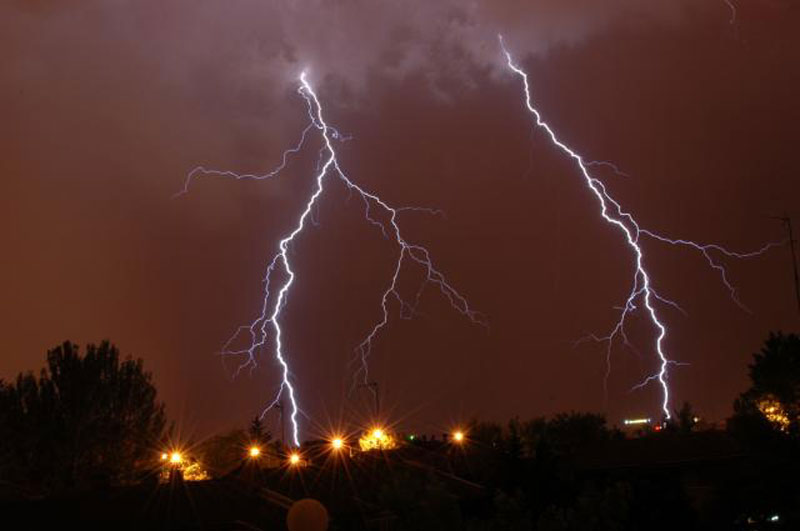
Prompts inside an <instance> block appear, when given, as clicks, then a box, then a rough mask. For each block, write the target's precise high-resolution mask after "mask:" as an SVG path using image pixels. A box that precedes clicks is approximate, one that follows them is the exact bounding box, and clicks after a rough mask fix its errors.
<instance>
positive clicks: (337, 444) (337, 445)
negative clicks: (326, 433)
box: [331, 437, 344, 450]
mask: <svg viewBox="0 0 800 531" xmlns="http://www.w3.org/2000/svg"><path fill="white" fill-rule="evenodd" d="M343 446H344V441H343V440H342V438H341V437H335V438H333V439H332V440H331V448H333V449H334V450H341V449H342V447H343Z"/></svg>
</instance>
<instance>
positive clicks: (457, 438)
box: [453, 430, 465, 444]
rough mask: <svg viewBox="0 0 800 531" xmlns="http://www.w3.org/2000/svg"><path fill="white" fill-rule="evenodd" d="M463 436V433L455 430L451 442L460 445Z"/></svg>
mask: <svg viewBox="0 0 800 531" xmlns="http://www.w3.org/2000/svg"><path fill="white" fill-rule="evenodd" d="M464 439H465V436H464V432H463V431H461V430H456V431H454V432H453V441H454V442H456V443H457V444H461V443H463V442H464Z"/></svg>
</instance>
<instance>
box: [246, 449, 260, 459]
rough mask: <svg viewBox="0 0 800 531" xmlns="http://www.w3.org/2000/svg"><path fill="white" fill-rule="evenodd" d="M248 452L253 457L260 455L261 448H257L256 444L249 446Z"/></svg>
mask: <svg viewBox="0 0 800 531" xmlns="http://www.w3.org/2000/svg"><path fill="white" fill-rule="evenodd" d="M248 453H249V454H250V457H252V458H253V459H255V458H256V457H258V456H259V455H261V448H259V447H258V446H251V447H250V450H249V451H248Z"/></svg>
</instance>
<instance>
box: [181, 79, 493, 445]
mask: <svg viewBox="0 0 800 531" xmlns="http://www.w3.org/2000/svg"><path fill="white" fill-rule="evenodd" d="M299 81H300V85H299V87H298V89H297V92H298V94H299V95H300V96H301V97H302V98H303V99H304V100H305V103H306V106H307V113H308V118H309V123H308V125H307V126H306V127H305V129H303V132H302V134H301V136H300V139H299V141H298V142H297V143H296V144H295V145H294V146H293V147H291V148H289V149H287V150H286V151H285V152H284V153H283V156H282V158H281V162H280V164H279V165H278V166H277V167H276V168H275V169H273V170H272V171H270V172H268V173H265V174H263V175H255V174H238V173H236V172H232V171H221V170H209V169H206V168H204V167H202V166H199V167H197V168H195V169H193V170H192V171H191V172H190V173H189V174H188V175H187V178H186V180H185V182H184V186H183V188H182V189H181V191H179V192H178V194H176V195H182V194H185V193H186V192H187V191H188V189H189V186H190V185H191V183H192V182H193V181H194V180H195V179H196V178H198V177H199V176H203V175H204V176H214V177H226V178H232V179H235V180H241V179H255V180H265V179H272V178H274V177H277V176H278V175H279V174H280V173H281V171H282V170H283V169H284V168H285V167H286V165H287V163H288V159H289V157H290V156H291V155H294V154H296V153H298V152H300V151H301V150H302V149H303V147H304V145H305V143H306V140H307V138H308V135H309V133H311V132H312V131H313V130H316V131H317V132H318V133H319V136H320V137H321V140H322V144H323V145H322V149H321V150H320V158H319V160H318V164H317V174H316V176H315V187H314V189H313V191H312V193H311V195H310V197H309V198H308V201H307V202H306V204H305V208H304V209H303V210H302V212H301V213H300V216H299V218H298V220H297V224H296V225H295V227H294V229H293V230H292V231H291V232H290V233H289V234H288V235H286V236H285V237H284V238H283V239H281V240H280V242H279V244H278V250H277V252H276V254H275V255H273V257H272V260H271V261H270V263H269V265H268V267H267V271H266V275H265V277H264V298H263V303H262V305H261V312H260V313H259V315H258V317H256V319H255V320H254V321H253V322H252V323H251V324H249V325H246V326H242V327H239V328H238V329H237V330H236V332H234V334H233V336H231V338H230V339H229V340H228V341H227V342H226V343H225V344H224V345H223V347H222V354H224V355H228V356H243V361H242V362H241V364H240V365H239V367H238V368H237V370H236V373H237V374H238V373H239V372H240V371H241V370H242V369H245V368H247V367H250V368H251V369H253V368H255V366H256V354H257V353H258V352H259V351H260V350H261V349H263V348H266V347H267V342H268V339H269V337H270V328H271V337H272V338H273V342H274V353H275V359H276V360H277V362H278V364H279V365H280V367H281V373H282V374H281V376H282V378H281V384H280V387H279V389H278V391H277V393H276V395H275V397H274V399H273V400H272V402H271V403H270V404H269V405H267V407H266V408H264V410H263V412H262V416H263V415H264V414H265V413H266V412H267V411H268V410H269V409H270V408H271V407H273V406H274V405H275V404H277V403H278V401H279V400H280V399H281V397H282V396H283V395H284V393H286V394H288V398H289V401H290V403H291V414H290V421H291V424H292V440H293V442H294V444H295V446H299V445H300V437H299V423H298V419H297V416H298V414H299V406H298V400H297V391H296V389H295V386H294V385H293V383H292V381H293V378H292V374H291V370H290V368H289V363H288V361H287V357H286V351H285V346H284V340H283V331H282V329H281V324H280V317H281V312H282V310H283V309H284V307H285V306H286V304H287V301H288V297H289V291H290V288H291V287H292V285H293V284H294V281H295V278H296V275H295V272H294V270H293V269H292V265H291V261H290V257H289V249H290V245H291V244H292V242H293V241H294V240H295V238H296V237H297V236H298V235H299V234H300V233H302V232H303V230H304V229H305V228H306V226H307V221H311V222H312V223H313V214H312V212H313V210H314V208H315V206H316V205H317V203H318V202H319V200H320V197H321V196H322V194H323V191H324V185H325V183H326V180H327V179H329V177H331V176H335V177H338V179H339V181H340V182H341V183H342V184H344V186H345V187H346V188H347V189H348V190H349V191H350V192H351V193H355V194H357V195H358V197H360V198H361V200H362V202H363V206H364V216H365V219H366V221H367V222H368V223H370V224H371V225H373V226H375V227H376V228H377V229H378V230H379V231H380V233H381V234H382V236H383V237H385V238H387V239H391V240H392V241H393V242H394V244H396V246H397V251H398V252H397V257H396V261H395V262H394V267H393V270H392V276H391V278H390V279H389V282H388V286H387V287H386V289H385V290H384V291H383V294H382V296H381V299H380V307H381V316H380V318H379V319H378V321H377V322H376V323H375V324H374V325H373V326H372V328H371V329H370V330H369V332H368V333H367V334H366V337H365V338H364V340H363V341H361V343H360V344H359V345H358V346H357V348H356V352H357V353H358V356H357V358H358V359H360V361H361V367H360V369H359V370H358V372H357V373H356V375H358V374H363V377H364V382H365V383H366V382H367V381H368V379H369V378H368V375H369V373H368V365H367V359H368V357H369V355H370V353H371V352H372V348H373V342H374V341H375V339H376V338H377V336H378V335H379V333H380V332H381V331H382V330H383V329H384V328H385V327H386V326H387V325H388V323H389V317H390V312H391V308H390V305H391V303H392V301H395V302H396V303H397V304H398V305H399V307H400V314H401V317H410V316H411V315H413V313H414V312H415V310H416V306H417V304H418V303H419V300H420V297H421V295H422V292H423V289H424V288H425V286H426V285H428V284H433V285H435V286H436V287H438V289H439V291H440V292H441V294H442V295H443V296H444V297H445V298H446V300H447V301H448V302H449V303H450V305H451V306H452V307H453V308H454V309H455V310H456V311H457V312H459V313H461V314H462V315H464V316H466V317H467V318H469V319H470V320H471V321H472V322H474V323H481V324H485V320H484V319H483V317H482V316H481V314H479V313H478V312H476V311H474V310H473V309H472V308H471V307H470V305H469V303H468V302H467V299H466V298H465V297H464V296H463V295H461V293H459V292H458V291H457V290H456V289H455V288H454V287H453V286H452V285H451V284H450V283H449V282H448V280H447V279H446V277H445V276H444V274H442V272H441V271H439V269H437V268H436V267H435V265H434V263H433V261H432V259H431V256H430V253H429V251H428V250H427V249H426V248H425V247H423V246H421V245H418V244H415V243H412V242H409V241H408V240H406V239H405V237H404V236H403V233H402V231H401V228H400V225H399V220H398V217H399V216H400V214H402V213H404V212H425V213H430V214H440V213H441V212H440V211H438V210H435V209H430V208H422V207H393V206H391V205H389V204H388V203H387V202H385V201H384V200H383V199H381V198H380V197H379V196H378V195H376V194H374V193H372V192H369V191H367V190H366V189H364V188H363V187H361V186H360V185H358V184H357V183H355V182H354V181H353V180H351V179H350V178H349V177H348V176H347V174H346V173H345V172H344V170H343V169H342V167H341V166H340V165H339V160H338V158H337V154H336V149H335V148H334V141H335V140H346V139H347V138H345V137H343V136H342V135H341V134H340V133H339V132H338V131H337V130H336V129H335V128H334V127H333V126H331V125H329V124H328V123H327V122H326V121H325V119H324V117H323V109H322V104H321V103H320V100H319V98H318V97H317V94H316V92H315V91H314V89H313V87H312V86H311V84H310V83H309V81H308V78H307V75H306V72H305V71H304V72H303V73H302V74H301V75H300V79H299ZM379 214H382V216H379ZM406 264H409V265H416V266H418V267H421V268H422V270H423V272H424V274H425V280H424V281H423V282H422V283H421V284H420V287H419V289H418V291H417V293H416V297H415V299H414V302H413V303H410V302H409V301H406V300H405V299H404V298H403V297H402V295H401V293H400V291H399V287H398V283H399V278H400V274H401V272H402V271H403V268H404V266H406ZM278 271H281V272H282V273H283V276H284V277H285V278H284V280H283V281H282V282H278V283H277V284H278V285H277V294H274V293H271V291H270V290H271V285H272V283H273V282H274V276H275V275H276V273H277V272H278ZM243 333H246V334H248V335H249V336H250V337H249V341H248V344H247V346H246V347H245V348H241V349H236V348H234V347H233V345H234V344H236V343H237V342H238V341H239V338H240V337H241V335H242V334H243Z"/></svg>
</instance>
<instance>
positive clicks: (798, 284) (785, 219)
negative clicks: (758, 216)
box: [776, 215, 800, 313]
mask: <svg viewBox="0 0 800 531" xmlns="http://www.w3.org/2000/svg"><path fill="white" fill-rule="evenodd" d="M776 219H779V220H780V221H781V222H782V223H783V226H784V227H785V228H786V232H787V233H788V234H789V251H790V252H791V255H790V256H791V258H792V271H793V272H794V295H795V297H796V298H797V312H798V313H800V275H798V273H797V251H795V248H794V243H795V242H794V234H793V232H792V218H790V217H789V216H788V215H784V216H782V217H778V218H776Z"/></svg>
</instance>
